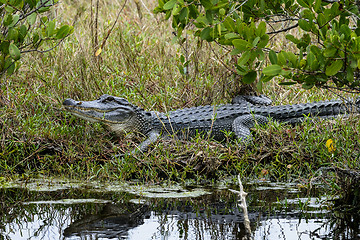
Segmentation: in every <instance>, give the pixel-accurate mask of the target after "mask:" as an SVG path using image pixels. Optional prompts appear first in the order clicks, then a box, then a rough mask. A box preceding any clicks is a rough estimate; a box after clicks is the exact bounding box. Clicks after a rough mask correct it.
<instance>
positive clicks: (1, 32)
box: [0, 0, 73, 76]
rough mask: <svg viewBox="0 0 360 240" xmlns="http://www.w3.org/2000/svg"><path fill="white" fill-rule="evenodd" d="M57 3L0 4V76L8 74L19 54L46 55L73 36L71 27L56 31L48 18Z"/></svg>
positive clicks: (11, 0)
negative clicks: (70, 35) (42, 53)
mask: <svg viewBox="0 0 360 240" xmlns="http://www.w3.org/2000/svg"><path fill="white" fill-rule="evenodd" d="M57 2H58V0H0V16H1V28H0V76H3V74H4V73H6V72H7V73H8V74H12V73H13V72H14V71H15V70H16V69H17V67H18V63H19V60H20V58H21V55H22V54H24V53H28V52H35V51H36V52H46V51H50V50H51V49H53V48H54V47H55V46H57V44H59V43H60V42H61V41H62V40H63V39H64V38H66V37H67V36H68V35H69V34H71V33H72V32H73V27H72V26H68V25H62V26H58V27H57V26H56V20H51V19H50V18H49V17H48V16H49V15H50V14H48V12H49V11H50V9H51V7H53V6H54V5H55V4H56V3H57ZM45 43H49V44H45ZM44 48H45V49H44Z"/></svg>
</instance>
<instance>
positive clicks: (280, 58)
mask: <svg viewBox="0 0 360 240" xmlns="http://www.w3.org/2000/svg"><path fill="white" fill-rule="evenodd" d="M286 60H287V54H286V52H284V51H281V52H279V53H278V55H277V64H279V65H280V66H283V65H285V64H286Z"/></svg>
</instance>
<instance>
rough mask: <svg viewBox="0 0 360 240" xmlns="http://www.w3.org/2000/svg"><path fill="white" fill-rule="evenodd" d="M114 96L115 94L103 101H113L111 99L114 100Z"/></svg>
mask: <svg viewBox="0 0 360 240" xmlns="http://www.w3.org/2000/svg"><path fill="white" fill-rule="evenodd" d="M114 100H115V99H114V97H113V96H109V97H107V98H105V99H104V100H102V102H111V101H114Z"/></svg>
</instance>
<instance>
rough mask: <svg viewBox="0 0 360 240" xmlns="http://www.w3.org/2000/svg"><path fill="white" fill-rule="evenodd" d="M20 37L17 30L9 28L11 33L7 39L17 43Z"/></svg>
mask: <svg viewBox="0 0 360 240" xmlns="http://www.w3.org/2000/svg"><path fill="white" fill-rule="evenodd" d="M18 36H19V31H18V30H17V29H16V28H9V32H8V35H7V37H6V39H7V40H14V41H15V42H17V40H18Z"/></svg>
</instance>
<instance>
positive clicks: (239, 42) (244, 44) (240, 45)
mask: <svg viewBox="0 0 360 240" xmlns="http://www.w3.org/2000/svg"><path fill="white" fill-rule="evenodd" d="M232 43H233V45H234V47H236V48H237V49H239V50H241V51H245V50H248V49H250V48H251V45H250V43H249V42H248V41H245V40H243V39H235V40H233V41H232Z"/></svg>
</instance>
